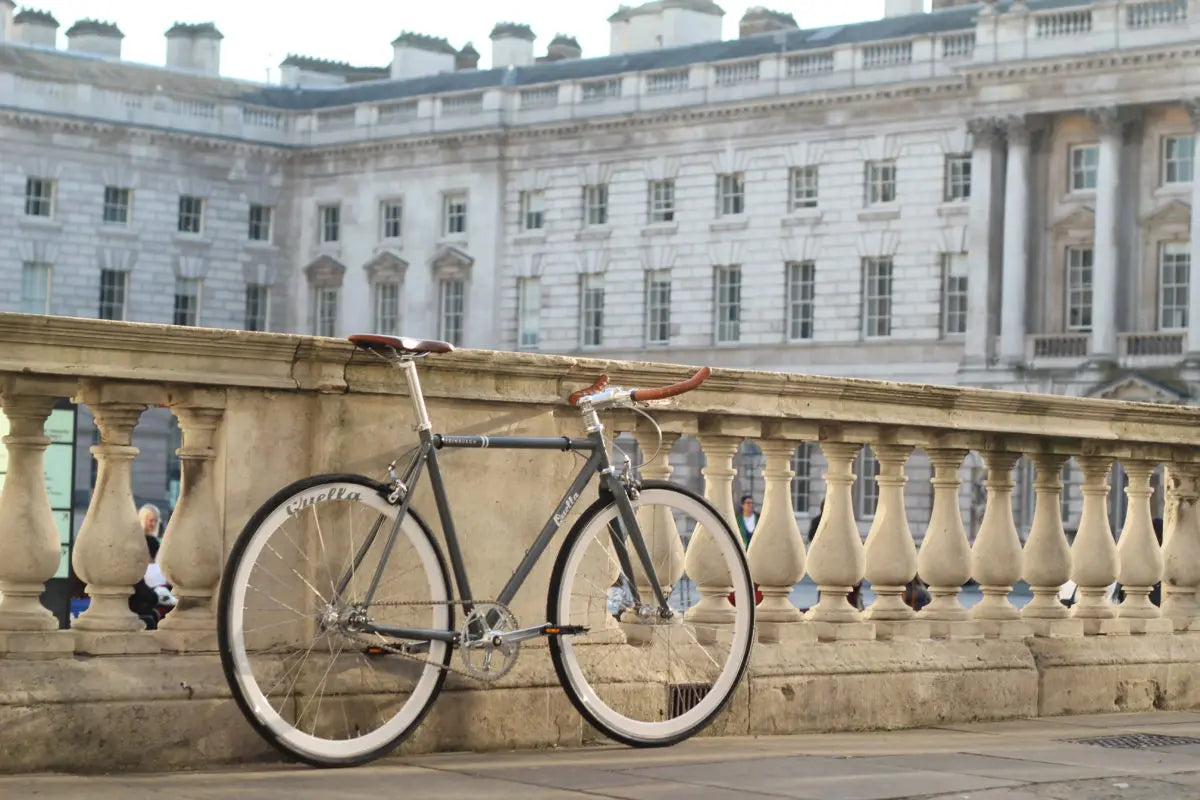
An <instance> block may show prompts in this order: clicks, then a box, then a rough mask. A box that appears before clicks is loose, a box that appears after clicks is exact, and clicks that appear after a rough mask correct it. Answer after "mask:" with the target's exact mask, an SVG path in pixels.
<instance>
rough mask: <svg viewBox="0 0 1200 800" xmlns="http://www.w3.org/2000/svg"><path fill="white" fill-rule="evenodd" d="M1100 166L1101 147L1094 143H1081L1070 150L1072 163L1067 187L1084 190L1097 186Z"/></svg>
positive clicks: (1069, 168)
mask: <svg viewBox="0 0 1200 800" xmlns="http://www.w3.org/2000/svg"><path fill="white" fill-rule="evenodd" d="M1099 167H1100V148H1099V147H1098V146H1097V145H1094V144H1081V145H1077V146H1075V147H1072V148H1071V150H1070V165H1069V167H1068V174H1067V189H1068V190H1069V191H1072V192H1084V191H1088V190H1091V189H1095V188H1096V172H1097V170H1098V169H1099Z"/></svg>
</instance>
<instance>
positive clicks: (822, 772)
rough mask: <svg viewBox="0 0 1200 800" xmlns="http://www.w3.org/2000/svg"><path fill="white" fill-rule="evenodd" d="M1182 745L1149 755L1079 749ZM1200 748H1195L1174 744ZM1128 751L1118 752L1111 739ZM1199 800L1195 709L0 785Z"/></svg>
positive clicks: (171, 793)
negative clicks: (1138, 737)
mask: <svg viewBox="0 0 1200 800" xmlns="http://www.w3.org/2000/svg"><path fill="white" fill-rule="evenodd" d="M1132 734H1150V735H1154V736H1167V737H1173V738H1172V740H1171V741H1168V742H1162V741H1159V740H1153V741H1146V740H1142V741H1140V742H1138V744H1139V745H1141V746H1140V747H1137V748H1128V747H1102V746H1099V745H1096V744H1089V743H1086V742H1080V741H1078V740H1080V739H1084V740H1087V739H1097V738H1116V737H1122V736H1128V735H1132ZM1180 738H1182V739H1185V740H1186V739H1190V738H1194V739H1195V740H1196V741H1195V742H1186V741H1183V742H1177V741H1176V740H1177V739H1180ZM1114 743H1115V744H1120V743H1122V742H1119V741H1118V742H1114ZM84 797H86V798H88V800H164V798H170V800H209V799H214V800H215V798H238V800H300V799H301V798H337V800H359V799H360V798H362V799H364V800H365V799H367V798H369V799H370V800H379V798H403V800H425V799H426V798H429V799H430V800H433V799H434V798H436V799H437V800H453V799H456V798H468V797H469V798H472V800H492V799H493V798H515V799H516V800H558V799H559V798H562V800H583V799H584V798H592V799H593V800H594V799H595V798H613V799H615V800H657V799H659V798H662V799H663V800H668V799H669V800H761V799H764V798H775V799H776V800H778V798H797V799H798V800H900V798H914V799H915V798H920V799H921V800H926V799H928V800H1149V799H1150V798H1154V800H1160V799H1162V800H1192V799H1196V800H1200V713H1193V712H1165V711H1163V712H1150V713H1144V714H1105V715H1091V716H1078V717H1056V718H1046V719H1036V720H1016V721H1009V722H999V723H977V724H966V725H953V726H947V727H942V728H932V729H925V730H914V731H893V732H882V733H835V734H817V735H804V736H778V737H742V738H700V739H695V740H692V741H690V742H686V743H684V744H682V745H678V746H676V747H672V748H667V749H663V750H631V749H628V748H625V747H619V746H601V747H591V748H584V749H570V750H567V749H564V750H549V751H536V752H532V751H529V752H514V753H445V754H438V755H431V756H415V757H405V758H397V759H390V760H386V761H382V762H377V763H375V764H372V765H369V766H366V767H358V768H355V769H349V770H315V769H310V768H307V767H298V766H284V765H279V766H271V767H254V768H240V769H226V770H212V771H205V772H186V773H171V774H139V775H79V776H75V775H61V774H55V775H27V776H4V777H0V798H4V800H9V799H10V798H11V800H18V798H22V799H23V798H37V800H66V799H67V798H84Z"/></svg>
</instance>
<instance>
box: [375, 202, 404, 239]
mask: <svg viewBox="0 0 1200 800" xmlns="http://www.w3.org/2000/svg"><path fill="white" fill-rule="evenodd" d="M379 220H380V225H381V227H382V228H383V230H381V231H380V232H379V235H380V238H383V239H399V238H400V237H401V236H402V235H403V233H404V203H403V202H402V201H400V200H384V201H383V202H382V203H380V205H379Z"/></svg>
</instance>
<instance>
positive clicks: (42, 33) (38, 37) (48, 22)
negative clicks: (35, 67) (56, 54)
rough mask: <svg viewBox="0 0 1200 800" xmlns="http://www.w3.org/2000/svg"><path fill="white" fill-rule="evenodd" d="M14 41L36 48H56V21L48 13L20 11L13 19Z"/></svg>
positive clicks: (27, 9) (28, 10)
mask: <svg viewBox="0 0 1200 800" xmlns="http://www.w3.org/2000/svg"><path fill="white" fill-rule="evenodd" d="M13 30H14V31H15V32H16V36H15V37H13V38H14V39H15V41H18V42H23V43H24V44H32V45H36V46H38V47H57V46H58V20H56V19H55V18H54V17H53V16H52V15H51V14H50V13H49V12H46V11H34V10H33V9H29V8H26V9H22V10H21V11H20V12H19V13H18V14H17V15H16V16H15V17H13Z"/></svg>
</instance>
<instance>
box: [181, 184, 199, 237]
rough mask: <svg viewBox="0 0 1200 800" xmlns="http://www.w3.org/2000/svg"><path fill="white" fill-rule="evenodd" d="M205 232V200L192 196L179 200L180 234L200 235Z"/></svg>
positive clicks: (188, 195) (182, 196) (185, 196)
mask: <svg viewBox="0 0 1200 800" xmlns="http://www.w3.org/2000/svg"><path fill="white" fill-rule="evenodd" d="M202 230H204V199H203V198H201V197H194V196H192V195H190V194H185V195H181V196H180V198H179V232H180V233H200V232H201V231H202Z"/></svg>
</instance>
